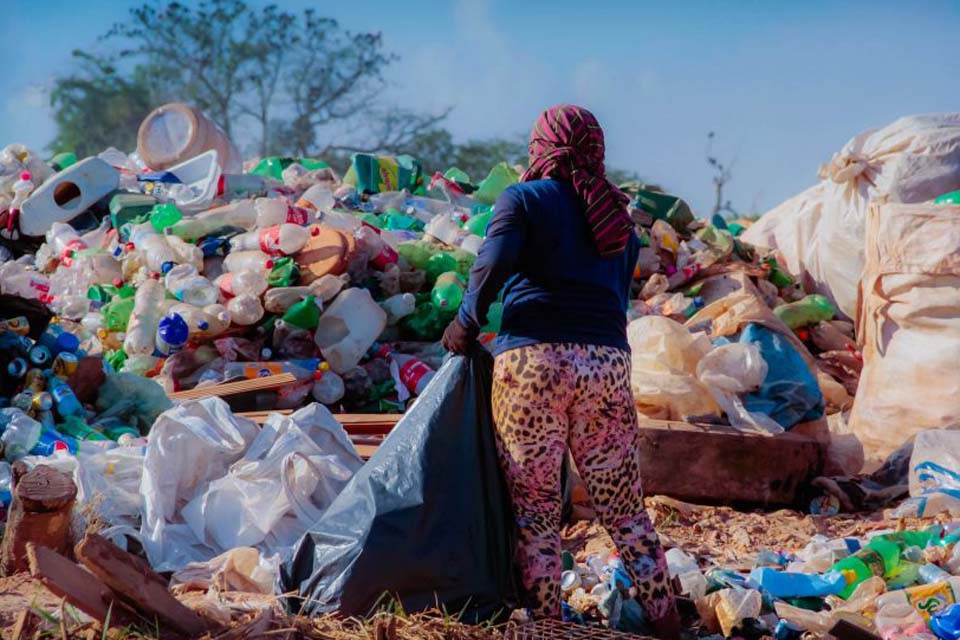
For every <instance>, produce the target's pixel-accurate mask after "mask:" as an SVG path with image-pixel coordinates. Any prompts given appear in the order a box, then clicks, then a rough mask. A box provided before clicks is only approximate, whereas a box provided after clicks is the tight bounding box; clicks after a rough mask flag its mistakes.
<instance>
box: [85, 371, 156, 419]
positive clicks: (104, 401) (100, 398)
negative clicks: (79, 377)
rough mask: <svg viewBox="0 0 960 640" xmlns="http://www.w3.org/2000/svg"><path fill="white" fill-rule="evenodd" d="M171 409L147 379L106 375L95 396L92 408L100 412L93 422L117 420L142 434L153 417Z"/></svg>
mask: <svg viewBox="0 0 960 640" xmlns="http://www.w3.org/2000/svg"><path fill="white" fill-rule="evenodd" d="M172 406H173V403H172V402H171V401H170V398H168V397H167V394H166V392H164V390H163V387H161V386H160V385H159V384H157V383H156V382H154V381H153V380H151V379H150V378H144V377H142V376H138V375H134V374H132V373H108V374H107V378H106V380H105V381H104V383H103V385H102V386H101V387H100V392H99V393H98V394H97V402H96V407H97V411H100V412H101V413H100V414H99V415H98V416H97V419H98V420H99V419H102V418H119V419H121V420H123V421H124V422H126V423H127V424H129V425H130V426H132V427H134V428H136V429H139V430H140V433H141V434H146V433H147V432H148V431H150V427H151V426H152V425H153V423H154V422H155V421H156V419H157V417H159V416H160V414H161V413H163V412H164V411H166V410H167V409H169V408H170V407H172Z"/></svg>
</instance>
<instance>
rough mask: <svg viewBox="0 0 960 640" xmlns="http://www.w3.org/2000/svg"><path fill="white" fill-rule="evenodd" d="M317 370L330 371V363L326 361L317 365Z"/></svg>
mask: <svg viewBox="0 0 960 640" xmlns="http://www.w3.org/2000/svg"><path fill="white" fill-rule="evenodd" d="M317 369H319V370H320V371H330V363H329V362H327V361H326V360H324V361H323V362H321V363H320V364H319V365H317Z"/></svg>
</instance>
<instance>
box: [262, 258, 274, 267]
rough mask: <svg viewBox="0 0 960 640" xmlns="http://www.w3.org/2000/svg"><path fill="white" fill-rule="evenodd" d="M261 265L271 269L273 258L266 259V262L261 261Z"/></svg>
mask: <svg viewBox="0 0 960 640" xmlns="http://www.w3.org/2000/svg"><path fill="white" fill-rule="evenodd" d="M263 265H264V266H265V267H266V268H267V269H273V260H269V259H268V260H267V261H266V262H264V263H263Z"/></svg>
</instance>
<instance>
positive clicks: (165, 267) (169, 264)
mask: <svg viewBox="0 0 960 640" xmlns="http://www.w3.org/2000/svg"><path fill="white" fill-rule="evenodd" d="M173 266H174V265H173V263H172V262H164V263H163V264H162V265H160V273H164V274H165V273H167V272H168V271H170V269H173Z"/></svg>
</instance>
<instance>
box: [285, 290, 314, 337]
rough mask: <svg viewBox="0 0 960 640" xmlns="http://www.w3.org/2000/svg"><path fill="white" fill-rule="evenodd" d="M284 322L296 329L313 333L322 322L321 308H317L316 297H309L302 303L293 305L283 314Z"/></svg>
mask: <svg viewBox="0 0 960 640" xmlns="http://www.w3.org/2000/svg"><path fill="white" fill-rule="evenodd" d="M283 321H284V322H286V323H288V324H291V325H293V326H295V327H299V328H301V329H306V330H307V331H313V330H314V329H316V328H317V324H318V323H319V322H320V307H318V306H317V299H316V298H315V297H314V296H307V297H306V298H304V299H303V300H301V301H300V302H295V303H293V305H291V307H290V308H289V309H287V311H286V313H284V314H283Z"/></svg>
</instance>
